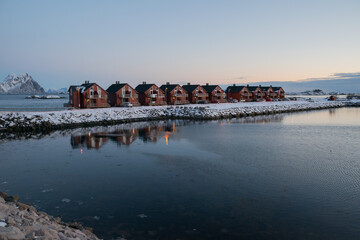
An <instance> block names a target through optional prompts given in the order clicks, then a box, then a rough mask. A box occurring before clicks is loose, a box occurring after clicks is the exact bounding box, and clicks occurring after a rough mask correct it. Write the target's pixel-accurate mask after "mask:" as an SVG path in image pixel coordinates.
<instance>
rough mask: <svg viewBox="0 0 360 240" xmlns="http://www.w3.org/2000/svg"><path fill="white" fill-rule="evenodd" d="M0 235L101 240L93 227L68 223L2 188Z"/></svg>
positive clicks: (5, 237)
mask: <svg viewBox="0 0 360 240" xmlns="http://www.w3.org/2000/svg"><path fill="white" fill-rule="evenodd" d="M0 239H4V240H5V239H79V240H98V239H99V238H98V237H97V236H96V235H95V234H93V233H92V229H91V228H87V227H83V226H82V225H81V224H80V223H78V222H70V223H65V222H62V221H61V219H60V218H59V217H53V216H50V215H48V214H47V213H45V212H42V211H38V210H36V208H35V207H33V206H30V205H28V204H24V203H20V202H19V197H18V196H8V195H7V194H6V193H4V192H0Z"/></svg>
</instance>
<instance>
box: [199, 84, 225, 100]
mask: <svg viewBox="0 0 360 240" xmlns="http://www.w3.org/2000/svg"><path fill="white" fill-rule="evenodd" d="M202 87H203V88H204V89H205V91H206V92H207V93H208V94H209V97H208V101H209V102H210V103H225V102H226V93H225V92H224V90H223V89H222V88H221V87H220V86H219V85H209V84H208V83H207V84H206V85H203V86H202Z"/></svg>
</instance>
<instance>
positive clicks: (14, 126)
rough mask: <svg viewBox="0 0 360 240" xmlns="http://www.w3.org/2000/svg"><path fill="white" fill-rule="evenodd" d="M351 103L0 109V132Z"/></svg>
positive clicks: (233, 115) (219, 116)
mask: <svg viewBox="0 0 360 240" xmlns="http://www.w3.org/2000/svg"><path fill="white" fill-rule="evenodd" d="M352 106H354V107H359V106H360V102H357V101H355V102H353V101H318V102H307V101H289V102H287V101H286V102H249V103H223V104H192V105H180V106H152V107H148V106H147V107H133V108H99V109H81V110H64V111H52V112H50V111H49V112H0V132H10V133H14V132H47V131H54V130H64V129H73V128H81V127H94V126H108V125H116V124H123V123H130V122H140V121H154V120H168V119H188V120H217V119H230V118H242V117H247V116H256V115H270V114H279V113H289V112H298V111H312V110H321V109H329V108H339V107H352Z"/></svg>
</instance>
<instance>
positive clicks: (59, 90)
mask: <svg viewBox="0 0 360 240" xmlns="http://www.w3.org/2000/svg"><path fill="white" fill-rule="evenodd" d="M67 90H68V89H67V88H49V89H48V90H47V91H46V93H48V94H66V93H67Z"/></svg>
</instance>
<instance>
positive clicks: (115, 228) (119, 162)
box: [0, 108, 360, 239]
mask: <svg viewBox="0 0 360 240" xmlns="http://www.w3.org/2000/svg"><path fill="white" fill-rule="evenodd" d="M359 135H360V108H342V109H336V110H322V111H316V112H303V113H297V114H287V115H285V114H282V115H274V116H268V117H265V116H261V117H255V118H246V119H233V120H230V121H229V120H227V121H209V122H190V121H162V122H150V123H134V124H125V125H118V126H111V127H98V128H89V129H76V130H68V131H63V132H53V133H51V134H49V135H46V136H33V137H30V138H28V139H25V138H20V139H16V138H17V137H16V136H9V137H13V138H15V139H2V140H0V191H6V192H8V193H9V194H11V195H19V196H20V199H21V201H22V202H28V203H30V204H33V205H35V206H36V207H37V208H39V209H41V210H43V211H46V212H48V213H49V214H52V215H54V216H58V215H61V216H62V218H63V220H64V221H71V220H76V221H80V222H82V223H84V224H85V225H86V226H90V227H93V228H94V229H95V233H96V234H97V235H98V236H99V237H102V238H105V239H111V238H116V237H126V238H127V239H241V238H247V239H356V238H358V237H359V236H360V228H359V226H360V151H359V146H360V136H359Z"/></svg>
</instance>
